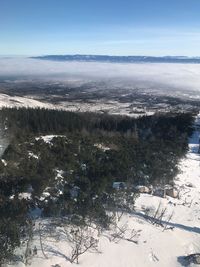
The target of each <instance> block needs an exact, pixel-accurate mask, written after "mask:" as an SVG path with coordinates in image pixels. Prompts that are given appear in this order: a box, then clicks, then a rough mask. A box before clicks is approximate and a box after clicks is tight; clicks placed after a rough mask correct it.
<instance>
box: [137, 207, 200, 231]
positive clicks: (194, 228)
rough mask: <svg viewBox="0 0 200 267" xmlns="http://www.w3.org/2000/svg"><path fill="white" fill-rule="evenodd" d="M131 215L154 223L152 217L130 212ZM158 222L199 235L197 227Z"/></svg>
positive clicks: (163, 221)
mask: <svg viewBox="0 0 200 267" xmlns="http://www.w3.org/2000/svg"><path fill="white" fill-rule="evenodd" d="M132 214H133V215H136V216H138V217H140V218H143V219H145V220H147V221H152V220H154V221H155V218H153V217H152V216H149V215H146V214H143V213H141V212H136V211H135V212H132ZM158 222H159V223H161V224H163V225H166V226H169V227H174V228H178V229H181V230H184V231H188V232H193V233H197V234H200V228H199V227H191V226H187V225H184V224H180V223H173V222H168V221H165V220H158Z"/></svg>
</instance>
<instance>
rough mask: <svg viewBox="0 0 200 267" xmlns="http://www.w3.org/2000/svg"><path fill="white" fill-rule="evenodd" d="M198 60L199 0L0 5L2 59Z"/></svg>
mask: <svg viewBox="0 0 200 267" xmlns="http://www.w3.org/2000/svg"><path fill="white" fill-rule="evenodd" d="M44 54H107V55H108V54H109V55H155V56H159V55H186V56H200V0H0V55H44Z"/></svg>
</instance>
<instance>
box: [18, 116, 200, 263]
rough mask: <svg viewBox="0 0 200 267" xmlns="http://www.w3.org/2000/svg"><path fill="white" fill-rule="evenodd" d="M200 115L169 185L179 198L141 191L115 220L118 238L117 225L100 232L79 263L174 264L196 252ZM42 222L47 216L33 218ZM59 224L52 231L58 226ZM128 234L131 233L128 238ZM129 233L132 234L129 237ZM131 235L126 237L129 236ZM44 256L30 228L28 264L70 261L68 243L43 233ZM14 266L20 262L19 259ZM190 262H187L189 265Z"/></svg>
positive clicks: (199, 234)
mask: <svg viewBox="0 0 200 267" xmlns="http://www.w3.org/2000/svg"><path fill="white" fill-rule="evenodd" d="M199 135H200V114H199V116H198V117H197V120H196V130H195V132H194V134H193V136H192V137H191V139H190V140H189V151H188V153H187V155H186V157H185V158H184V159H182V160H181V162H180V170H181V172H180V173H179V175H178V176H177V178H176V181H175V184H176V186H177V188H178V190H179V198H171V197H168V196H167V197H166V198H160V197H156V196H152V195H150V194H141V195H140V197H139V198H138V199H137V201H136V210H135V212H134V213H133V214H124V215H123V216H122V218H121V219H120V220H119V221H118V227H119V228H120V229H126V231H125V233H124V236H123V238H121V239H117V238H116V239H113V236H114V235H113V233H115V232H116V231H118V230H119V228H117V229H118V230H116V229H111V230H110V231H107V232H103V233H102V234H101V236H100V240H99V248H98V252H94V251H93V252H87V253H85V254H84V255H82V256H81V257H80V262H79V265H80V267H151V266H159V267H178V266H187V265H186V263H185V262H184V260H183V256H186V255H189V254H191V253H200V209H199V205H200V154H198V149H199ZM158 207H160V211H161V212H162V210H165V212H164V215H163V216H162V218H161V221H160V223H161V224H162V226H159V225H157V224H156V223H152V222H151V221H152V217H153V216H154V215H155V211H156V210H157V209H158ZM39 222H42V223H43V224H48V222H47V221H40V220H36V228H37V226H38V225H39ZM59 230H60V229H59V227H57V230H55V231H59ZM133 235H134V237H133ZM132 237H133V238H132ZM130 239H131V241H130ZM42 242H43V246H44V250H45V254H46V256H47V259H46V258H45V257H44V255H43V254H42V251H41V248H40V243H39V236H38V234H37V232H36V234H35V237H34V240H33V244H32V245H31V246H32V247H34V246H35V245H36V246H37V248H38V253H37V256H35V257H33V258H32V259H31V260H30V261H29V264H30V266H31V267H38V266H42V267H53V266H56V264H58V265H59V266H61V267H65V266H66V267H67V266H71V265H72V264H71V263H70V261H69V260H68V257H69V256H70V244H68V243H66V241H64V237H63V236H62V235H60V236H59V238H58V239H57V241H55V238H53V236H52V233H51V235H50V236H49V237H46V238H43V241H42ZM15 266H24V264H23V263H21V262H19V264H15ZM191 266H192V265H191Z"/></svg>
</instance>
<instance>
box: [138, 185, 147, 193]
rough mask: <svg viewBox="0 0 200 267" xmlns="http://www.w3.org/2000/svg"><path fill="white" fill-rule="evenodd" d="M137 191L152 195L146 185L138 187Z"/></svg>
mask: <svg viewBox="0 0 200 267" xmlns="http://www.w3.org/2000/svg"><path fill="white" fill-rule="evenodd" d="M135 189H136V190H137V192H138V193H146V194H149V193H150V189H149V188H148V187H147V186H144V185H138V186H136V187H135Z"/></svg>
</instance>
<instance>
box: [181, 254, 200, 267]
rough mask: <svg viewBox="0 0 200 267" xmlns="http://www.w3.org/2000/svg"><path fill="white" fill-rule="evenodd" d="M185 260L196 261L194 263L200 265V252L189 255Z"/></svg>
mask: <svg viewBox="0 0 200 267" xmlns="http://www.w3.org/2000/svg"><path fill="white" fill-rule="evenodd" d="M185 260H186V261H187V262H188V263H194V264H199V265H200V253H196V254H191V255H188V256H186V257H185Z"/></svg>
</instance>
